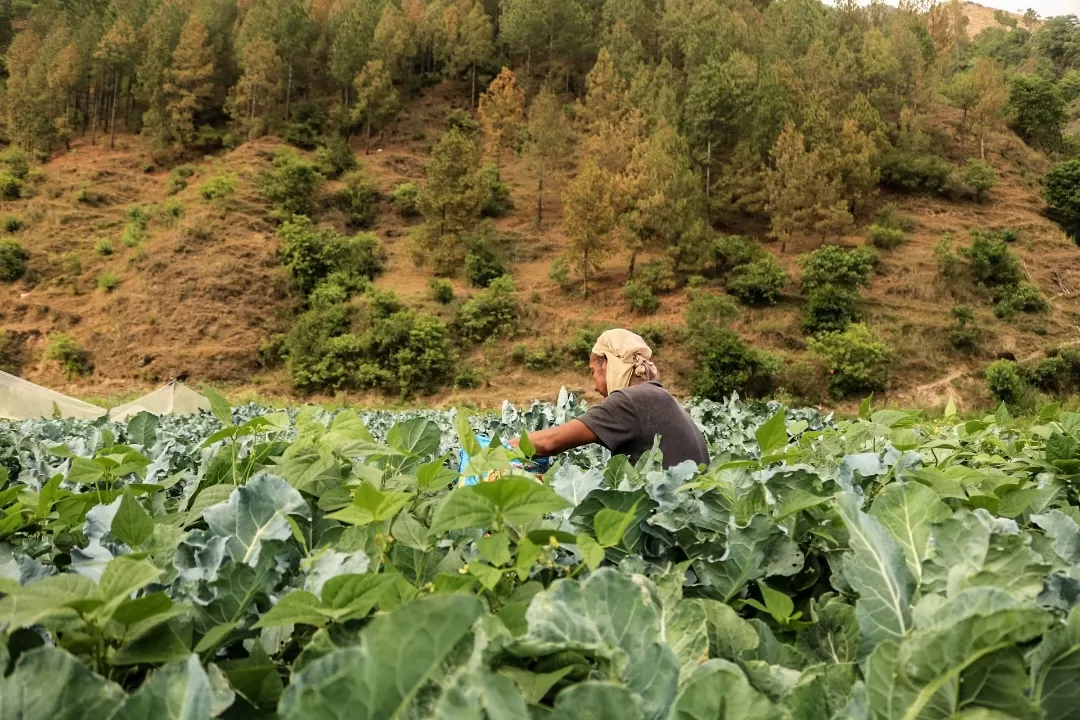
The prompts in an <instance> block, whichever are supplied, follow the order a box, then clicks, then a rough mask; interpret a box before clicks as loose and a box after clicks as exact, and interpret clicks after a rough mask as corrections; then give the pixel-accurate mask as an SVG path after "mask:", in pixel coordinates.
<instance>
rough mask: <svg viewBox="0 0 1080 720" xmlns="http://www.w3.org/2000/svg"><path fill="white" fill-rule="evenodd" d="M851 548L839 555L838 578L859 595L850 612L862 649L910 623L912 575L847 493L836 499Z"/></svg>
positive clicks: (895, 546) (891, 541)
mask: <svg viewBox="0 0 1080 720" xmlns="http://www.w3.org/2000/svg"><path fill="white" fill-rule="evenodd" d="M837 509H838V510H839V512H840V517H841V518H842V519H843V521H844V524H845V525H846V526H847V529H848V534H849V536H850V540H849V544H850V547H851V550H850V551H849V552H847V553H846V554H845V555H844V563H843V571H844V578H845V579H846V580H847V582H848V583H849V584H850V585H851V587H852V589H854V590H855V592H857V593H858V594H859V601H858V603H856V611H857V613H858V618H859V628H860V629H861V630H862V641H863V643H864V645H863V647H864V650H865V652H868V651H869V649H870V648H872V647H873V646H874V645H875V644H877V643H880V642H884V641H886V640H899V639H900V638H902V637H903V636H904V634H905V633H906V632H907V631H908V630H909V629H910V627H911V598H912V594H913V592H914V589H915V580H914V578H913V577H912V576H911V572H910V571H909V570H908V567H907V561H906V560H905V558H904V552H903V550H902V549H901V547H900V544H899V543H898V542H897V540H896V538H894V537H893V536H892V534H891V533H890V532H889V531H888V530H886V529H885V527H884V526H883V525H882V524H881V523H880V522H879V521H878V520H877V519H876V518H874V517H872V516H870V515H867V514H866V513H864V512H863V511H862V510H860V509H859V499H858V497H856V496H855V495H854V494H852V493H842V494H841V495H840V496H838V498H837Z"/></svg>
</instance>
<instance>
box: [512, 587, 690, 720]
mask: <svg viewBox="0 0 1080 720" xmlns="http://www.w3.org/2000/svg"><path fill="white" fill-rule="evenodd" d="M654 591H655V588H652V587H651V586H650V584H649V583H648V581H647V580H645V578H643V577H641V576H633V577H628V576H626V575H624V574H622V573H620V572H618V571H617V570H614V569H612V568H601V569H600V570H598V571H597V572H596V573H594V574H593V575H591V576H590V577H589V578H588V579H586V580H585V581H583V582H575V581H572V580H559V581H557V582H555V583H553V584H552V586H551V588H550V589H549V590H547V591H545V592H542V593H538V594H537V595H536V596H535V597H534V598H533V600H532V603H531V604H530V605H529V610H528V612H527V613H526V620H527V621H528V624H529V632H528V634H527V635H526V636H525V637H524V638H522V639H521V640H520V646H521V648H522V650H524V651H526V652H529V653H530V654H544V653H553V652H558V651H561V650H568V649H570V650H577V651H581V652H585V653H588V654H591V655H595V656H597V657H601V658H606V659H608V660H609V661H610V662H611V664H612V669H613V672H614V674H615V676H616V677H618V678H619V679H621V680H623V681H625V682H626V684H627V685H628V686H629V688H630V690H632V691H633V692H634V693H635V694H637V695H638V696H639V698H640V699H641V707H642V712H643V713H644V715H645V717H646V718H662V717H666V713H667V712H668V711H669V710H670V706H671V702H672V701H673V700H674V696H675V690H676V686H677V684H678V678H679V661H678V658H677V657H676V655H675V653H674V652H673V651H672V650H671V648H669V647H668V646H667V645H666V644H664V643H663V632H664V628H663V624H662V618H661V613H660V608H659V607H658V606H657V600H656V598H655V597H654V596H653V592H654Z"/></svg>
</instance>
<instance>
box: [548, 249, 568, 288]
mask: <svg viewBox="0 0 1080 720" xmlns="http://www.w3.org/2000/svg"><path fill="white" fill-rule="evenodd" d="M548 280H550V281H551V282H553V283H555V284H556V285H558V286H559V287H560V288H562V289H563V290H566V289H567V288H568V287H569V286H570V264H569V263H568V262H566V258H565V257H563V256H562V255H560V256H559V257H557V258H555V259H554V260H552V261H551V265H549V266H548Z"/></svg>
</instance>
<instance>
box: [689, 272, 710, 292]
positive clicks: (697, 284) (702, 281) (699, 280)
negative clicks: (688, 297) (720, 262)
mask: <svg viewBox="0 0 1080 720" xmlns="http://www.w3.org/2000/svg"><path fill="white" fill-rule="evenodd" d="M708 284H709V281H708V279H707V278H706V277H705V276H704V275H691V276H690V277H688V278H686V287H687V288H689V289H690V290H696V289H697V288H702V287H705V286H706V285H708Z"/></svg>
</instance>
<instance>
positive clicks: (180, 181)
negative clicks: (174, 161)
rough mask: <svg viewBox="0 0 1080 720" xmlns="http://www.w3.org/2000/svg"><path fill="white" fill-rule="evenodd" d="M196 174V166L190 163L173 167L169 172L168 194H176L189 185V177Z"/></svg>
mask: <svg viewBox="0 0 1080 720" xmlns="http://www.w3.org/2000/svg"><path fill="white" fill-rule="evenodd" d="M194 174H195V168H193V167H191V166H190V165H181V166H180V167H176V168H173V171H172V172H171V173H169V184H168V185H167V186H166V188H165V192H166V193H167V194H168V195H175V194H176V193H178V192H180V191H181V190H184V189H185V188H186V187H187V181H188V178H189V177H191V176H192V175H194Z"/></svg>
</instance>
